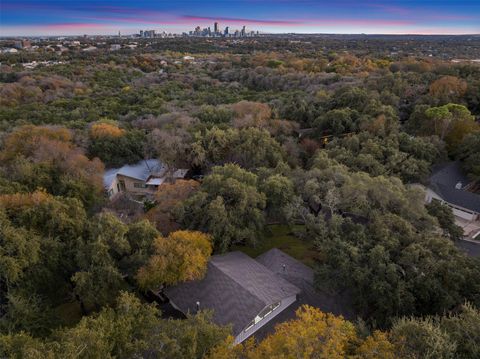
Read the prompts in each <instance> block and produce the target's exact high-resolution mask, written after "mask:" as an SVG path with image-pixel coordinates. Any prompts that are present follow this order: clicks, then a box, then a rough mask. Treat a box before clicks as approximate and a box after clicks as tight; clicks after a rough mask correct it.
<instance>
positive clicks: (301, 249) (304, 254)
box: [232, 225, 316, 266]
mask: <svg viewBox="0 0 480 359" xmlns="http://www.w3.org/2000/svg"><path fill="white" fill-rule="evenodd" d="M302 228H303V226H295V228H292V227H289V226H286V225H270V226H267V227H266V229H265V233H264V236H263V238H262V239H261V240H260V241H259V242H260V243H258V245H257V246H256V247H255V248H253V247H247V246H239V245H237V246H233V247H232V251H241V252H243V253H245V254H248V255H249V256H250V257H252V258H255V257H258V256H259V255H260V254H262V253H264V252H266V251H268V250H270V249H272V248H278V249H280V250H281V251H283V252H285V253H287V254H288V255H290V256H292V257H293V258H296V259H298V260H299V261H301V262H303V263H304V264H306V265H308V266H313V264H314V258H315V254H316V253H315V250H314V249H313V247H312V245H311V244H310V243H308V242H306V241H303V240H301V239H299V238H297V237H295V236H294V235H293V233H292V231H293V230H294V229H297V230H302Z"/></svg>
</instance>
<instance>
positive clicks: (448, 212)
mask: <svg viewBox="0 0 480 359" xmlns="http://www.w3.org/2000/svg"><path fill="white" fill-rule="evenodd" d="M427 210H428V213H429V214H430V215H431V216H433V217H435V218H436V219H437V220H438V224H439V225H440V228H441V229H442V230H443V234H444V235H445V236H447V237H449V238H450V239H451V240H454V241H455V240H459V239H461V238H462V237H463V229H462V227H460V226H457V225H456V224H455V216H454V215H453V212H452V209H451V208H450V207H448V206H447V205H444V204H442V203H441V202H440V201H432V202H430V203H429V204H428V205H427Z"/></svg>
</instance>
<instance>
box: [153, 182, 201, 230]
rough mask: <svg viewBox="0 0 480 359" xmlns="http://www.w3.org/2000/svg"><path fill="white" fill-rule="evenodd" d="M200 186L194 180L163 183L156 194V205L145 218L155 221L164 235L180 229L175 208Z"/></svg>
mask: <svg viewBox="0 0 480 359" xmlns="http://www.w3.org/2000/svg"><path fill="white" fill-rule="evenodd" d="M199 186H200V184H199V183H198V182H197V181H193V180H176V181H175V182H174V183H164V184H162V185H161V186H159V188H158V191H157V193H156V194H155V202H156V205H155V207H153V208H152V209H150V210H149V211H148V212H147V213H146V214H145V218H147V219H148V220H149V221H150V222H152V223H154V224H155V226H156V227H157V229H158V230H159V231H161V232H162V233H163V234H164V235H168V233H170V232H172V231H175V230H177V229H179V228H180V226H179V224H178V223H177V222H176V220H175V218H174V210H175V208H176V207H177V205H178V204H179V203H180V202H182V201H184V200H186V199H187V198H188V197H189V196H190V195H191V194H193V193H194V192H195V191H197V189H198V187H199Z"/></svg>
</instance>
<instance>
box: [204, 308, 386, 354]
mask: <svg viewBox="0 0 480 359" xmlns="http://www.w3.org/2000/svg"><path fill="white" fill-rule="evenodd" d="M232 339H233V338H231V337H230V338H229V339H227V340H226V341H225V342H224V343H223V344H221V345H219V346H217V347H216V348H214V349H213V350H212V352H211V353H210V355H209V357H208V359H227V358H228V359H233V358H236V359H270V358H276V359H289V358H305V359H309V358H312V359H313V358H328V359H336V358H338V359H344V358H369V359H374V358H377V359H393V358H395V354H394V346H393V344H392V343H390V341H389V340H388V337H387V334H385V333H383V332H380V331H376V332H374V333H373V334H372V335H370V336H368V337H367V338H365V339H363V338H361V337H360V336H359V335H358V333H357V330H356V329H355V326H354V325H353V324H352V323H351V322H349V321H347V320H345V319H343V317H341V316H338V317H337V316H335V315H333V314H330V313H324V312H322V311H320V310H319V309H317V308H313V307H310V306H307V305H305V306H302V307H300V308H299V309H298V310H297V312H296V319H293V320H290V321H287V322H284V323H281V324H278V325H277V326H276V327H275V332H274V333H273V334H271V335H269V336H268V337H266V338H265V339H264V340H262V341H260V342H259V343H258V344H257V343H255V341H254V340H253V339H249V340H247V342H245V343H244V344H242V345H239V346H233V345H232Z"/></svg>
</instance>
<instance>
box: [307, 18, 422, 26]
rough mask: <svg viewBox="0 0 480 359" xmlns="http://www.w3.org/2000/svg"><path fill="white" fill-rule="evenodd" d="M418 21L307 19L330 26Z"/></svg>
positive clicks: (309, 23) (308, 22) (312, 23)
mask: <svg viewBox="0 0 480 359" xmlns="http://www.w3.org/2000/svg"><path fill="white" fill-rule="evenodd" d="M415 23H416V22H414V21H411V20H381V19H314V20H308V21H305V24H308V25H315V26H321V25H330V26H341V25H342V26H343V25H359V26H369V25H373V26H405V25H413V24H415Z"/></svg>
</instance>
